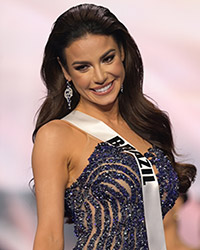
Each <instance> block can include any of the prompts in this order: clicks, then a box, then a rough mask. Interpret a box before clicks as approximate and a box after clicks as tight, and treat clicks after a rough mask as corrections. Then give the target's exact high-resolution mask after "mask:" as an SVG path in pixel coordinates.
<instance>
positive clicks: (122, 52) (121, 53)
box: [120, 45, 125, 62]
mask: <svg viewBox="0 0 200 250" xmlns="http://www.w3.org/2000/svg"><path fill="white" fill-rule="evenodd" d="M120 56H121V60H122V62H123V61H124V59H125V53H124V48H123V46H122V45H121V46H120Z"/></svg>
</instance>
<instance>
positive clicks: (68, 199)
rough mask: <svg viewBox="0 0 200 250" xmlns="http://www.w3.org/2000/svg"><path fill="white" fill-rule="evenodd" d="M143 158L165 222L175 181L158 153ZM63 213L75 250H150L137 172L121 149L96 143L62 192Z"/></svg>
mask: <svg viewBox="0 0 200 250" xmlns="http://www.w3.org/2000/svg"><path fill="white" fill-rule="evenodd" d="M83 133H85V132H84V131H83ZM85 134H86V133H85ZM87 136H88V138H90V139H91V137H90V135H88V134H87ZM88 143H90V141H89V140H88ZM85 148H87V145H86V146H85ZM84 150H85V149H83V151H84ZM144 157H146V158H147V159H149V160H150V162H151V164H152V165H153V166H154V168H156V176H157V179H158V183H159V191H160V200H161V208H162V216H163V217H164V215H165V214H166V213H167V212H168V211H169V210H170V209H171V208H172V207H173V205H174V203H175V200H176V199H177V197H178V177H177V174H176V172H175V171H174V168H173V167H172V165H171V163H170V161H169V159H168V157H167V156H166V154H164V152H163V151H162V150H161V149H160V148H158V147H156V146H152V147H151V148H149V149H148V151H147V152H146V153H145V154H144ZM65 210H66V212H67V214H71V217H72V221H73V223H74V232H75V234H76V236H77V242H76V245H75V247H74V248H73V249H74V250H83V249H87V250H111V249H112V250H117V249H123V250H148V249H149V247H148V241H147V232H146V227H145V216H144V206H143V196H142V185H141V179H140V172H139V169H138V165H137V162H136V160H135V158H134V157H133V156H132V155H130V154H128V153H127V152H123V149H122V148H120V147H116V146H113V145H111V144H109V143H108V142H100V143H97V146H96V147H95V149H94V151H93V153H92V154H91V155H90V157H89V159H88V165H87V166H86V167H85V168H84V170H83V172H82V173H81V175H80V176H79V177H78V179H76V181H75V182H73V183H72V185H71V186H70V187H69V188H67V189H66V191H65ZM155 223H156V221H155Z"/></svg>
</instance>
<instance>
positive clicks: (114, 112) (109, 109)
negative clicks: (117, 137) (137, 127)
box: [76, 100, 123, 124]
mask: <svg viewBox="0 0 200 250" xmlns="http://www.w3.org/2000/svg"><path fill="white" fill-rule="evenodd" d="M76 110H79V111H81V112H83V113H85V114H88V115H90V116H92V117H94V118H96V119H98V120H101V121H103V122H105V123H107V124H109V123H110V124H119V123H120V122H121V121H122V120H123V119H122V117H121V115H120V113H119V106H118V100H116V102H115V103H114V104H112V105H107V106H100V105H95V104H94V105H91V104H87V103H83V102H81V101H80V102H79V104H78V105H77V107H76Z"/></svg>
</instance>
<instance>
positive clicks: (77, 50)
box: [65, 34, 119, 60]
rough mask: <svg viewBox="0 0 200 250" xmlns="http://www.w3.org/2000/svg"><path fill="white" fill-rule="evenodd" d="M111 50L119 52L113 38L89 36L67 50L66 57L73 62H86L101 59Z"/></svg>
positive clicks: (73, 43) (77, 41) (76, 41)
mask: <svg viewBox="0 0 200 250" xmlns="http://www.w3.org/2000/svg"><path fill="white" fill-rule="evenodd" d="M110 49H114V50H119V48H118V45H117V43H116V42H115V40H114V39H113V37H112V36H106V35H92V34H87V35H86V36H84V37H82V38H80V39H77V40H75V41H74V42H72V43H71V44H70V46H69V47H67V48H65V55H66V57H67V59H71V60H75V59H77V58H78V59H80V60H81V59H84V60H86V59H90V58H95V57H101V56H102V55H103V54H104V53H105V52H107V51H108V50H110Z"/></svg>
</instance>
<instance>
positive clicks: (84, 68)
mask: <svg viewBox="0 0 200 250" xmlns="http://www.w3.org/2000/svg"><path fill="white" fill-rule="evenodd" d="M88 68H89V66H88V65H79V66H77V67H75V70H77V71H80V72H85V71H86V70H87V69H88Z"/></svg>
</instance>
